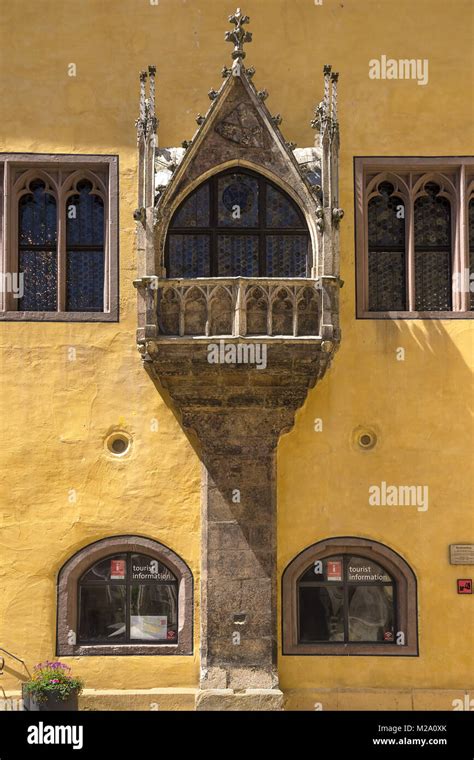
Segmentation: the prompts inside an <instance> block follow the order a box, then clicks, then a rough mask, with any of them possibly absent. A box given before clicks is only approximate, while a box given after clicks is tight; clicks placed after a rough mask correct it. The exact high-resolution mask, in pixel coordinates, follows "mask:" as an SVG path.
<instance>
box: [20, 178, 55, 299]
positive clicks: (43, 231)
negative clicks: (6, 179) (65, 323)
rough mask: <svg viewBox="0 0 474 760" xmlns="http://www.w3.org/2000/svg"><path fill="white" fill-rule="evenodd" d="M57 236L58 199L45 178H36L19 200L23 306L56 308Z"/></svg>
mask: <svg viewBox="0 0 474 760" xmlns="http://www.w3.org/2000/svg"><path fill="white" fill-rule="evenodd" d="M57 239H58V233H57V211H56V198H55V197H54V195H53V194H52V193H51V192H50V191H49V190H48V189H47V187H46V184H45V182H44V181H43V180H42V179H33V180H32V181H31V182H30V183H29V192H27V193H26V194H25V195H22V196H21V197H20V200H19V202H18V259H19V272H20V273H21V274H22V275H23V278H24V286H23V287H24V292H23V297H22V298H21V299H20V309H22V310H25V311H55V310H56V308H57V281H58V275H57V272H58V260H57Z"/></svg>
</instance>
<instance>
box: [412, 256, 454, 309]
mask: <svg viewBox="0 0 474 760" xmlns="http://www.w3.org/2000/svg"><path fill="white" fill-rule="evenodd" d="M450 261H451V252H450V251H436V250H435V251H423V250H422V251H417V250H416V249H415V309H416V310H417V311H449V310H450V309H451V275H450V272H451V266H450Z"/></svg>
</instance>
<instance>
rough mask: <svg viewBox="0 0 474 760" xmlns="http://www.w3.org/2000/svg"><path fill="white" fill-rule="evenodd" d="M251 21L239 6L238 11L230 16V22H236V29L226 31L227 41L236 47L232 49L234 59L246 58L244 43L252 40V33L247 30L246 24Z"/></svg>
mask: <svg viewBox="0 0 474 760" xmlns="http://www.w3.org/2000/svg"><path fill="white" fill-rule="evenodd" d="M249 21H250V19H249V17H248V16H244V15H242V12H241V10H240V8H237V10H236V12H235V13H233V14H232V16H229V22H230V23H231V24H234V26H235V29H233V30H232V31H231V32H226V33H225V39H226V42H232V43H233V44H234V49H233V51H232V58H233V59H234V61H238V60H242V59H243V58H245V52H244V44H245V43H246V42H252V33H251V32H246V31H245V29H244V28H243V27H244V24H248V22H249Z"/></svg>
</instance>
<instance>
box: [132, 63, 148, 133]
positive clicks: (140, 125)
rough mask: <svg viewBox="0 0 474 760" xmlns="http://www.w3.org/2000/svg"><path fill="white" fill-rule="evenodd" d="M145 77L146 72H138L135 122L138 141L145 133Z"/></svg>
mask: <svg viewBox="0 0 474 760" xmlns="http://www.w3.org/2000/svg"><path fill="white" fill-rule="evenodd" d="M147 76H148V75H147V73H146V71H140V100H139V110H138V119H137V120H136V122H135V126H136V128H137V139H138V140H140V138H141V137H142V136H143V135H144V134H145V131H146V101H145V86H146V78H147Z"/></svg>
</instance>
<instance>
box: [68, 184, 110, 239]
mask: <svg viewBox="0 0 474 760" xmlns="http://www.w3.org/2000/svg"><path fill="white" fill-rule="evenodd" d="M77 189H78V190H79V194H78V195H72V196H71V197H70V198H68V200H67V204H66V241H67V247H68V248H73V247H74V246H78V245H94V246H96V245H97V246H103V244H104V202H103V200H102V198H100V197H99V196H98V195H94V194H93V193H91V192H90V191H91V190H92V185H91V183H90V182H88V181H87V180H84V181H82V182H79V184H78V187H77Z"/></svg>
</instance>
